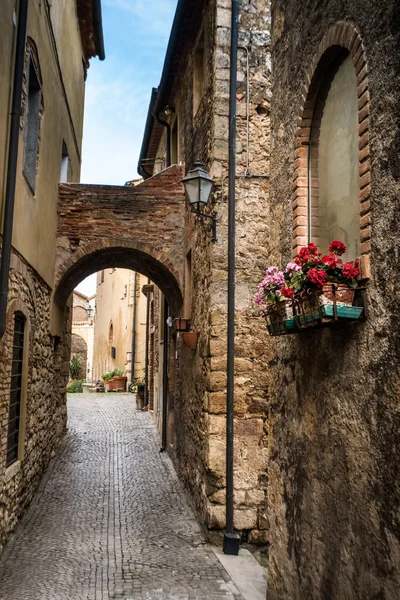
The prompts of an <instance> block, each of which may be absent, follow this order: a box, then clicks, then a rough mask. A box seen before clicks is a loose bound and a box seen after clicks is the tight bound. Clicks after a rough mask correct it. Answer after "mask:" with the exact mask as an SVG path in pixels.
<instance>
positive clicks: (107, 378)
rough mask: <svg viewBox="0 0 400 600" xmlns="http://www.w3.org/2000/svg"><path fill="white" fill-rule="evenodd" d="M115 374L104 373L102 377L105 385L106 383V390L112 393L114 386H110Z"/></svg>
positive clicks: (111, 372)
mask: <svg viewBox="0 0 400 600" xmlns="http://www.w3.org/2000/svg"><path fill="white" fill-rule="evenodd" d="M113 376H114V374H113V371H110V372H108V373H103V375H102V376H101V378H102V380H103V383H104V389H105V390H106V391H108V392H109V391H110V390H111V389H112V384H110V382H111V379H112V378H113Z"/></svg>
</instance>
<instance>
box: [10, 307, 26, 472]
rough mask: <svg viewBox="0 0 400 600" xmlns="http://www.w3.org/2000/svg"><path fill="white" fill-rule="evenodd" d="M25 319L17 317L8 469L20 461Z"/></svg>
mask: <svg viewBox="0 0 400 600" xmlns="http://www.w3.org/2000/svg"><path fill="white" fill-rule="evenodd" d="M24 333H25V318H24V317H23V316H22V315H15V322H14V338H13V346H12V366H11V387H10V409H9V413H8V431H7V458H6V467H9V466H10V465H11V464H12V463H14V462H15V461H17V460H18V448H19V433H20V419H21V397H22V368H23V357H24Z"/></svg>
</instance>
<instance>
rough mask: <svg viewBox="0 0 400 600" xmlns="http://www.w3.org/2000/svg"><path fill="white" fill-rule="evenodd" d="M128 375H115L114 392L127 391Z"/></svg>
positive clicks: (113, 381)
mask: <svg viewBox="0 0 400 600" xmlns="http://www.w3.org/2000/svg"><path fill="white" fill-rule="evenodd" d="M127 380H128V378H127V377H126V375H114V377H113V378H112V380H111V381H112V389H113V390H114V392H126V382H127Z"/></svg>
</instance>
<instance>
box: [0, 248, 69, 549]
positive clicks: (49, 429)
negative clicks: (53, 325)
mask: <svg viewBox="0 0 400 600" xmlns="http://www.w3.org/2000/svg"><path fill="white" fill-rule="evenodd" d="M50 296H51V292H50V290H49V288H48V287H47V285H46V284H45V283H44V282H43V280H42V279H41V278H40V277H39V276H38V275H37V274H36V273H35V272H34V271H33V270H32V269H31V268H30V267H28V266H27V264H26V263H25V262H24V261H23V259H22V258H21V257H20V256H18V255H17V254H13V255H12V258H11V272H10V289H9V303H8V307H9V308H8V315H7V331H6V333H5V335H4V337H3V338H2V340H1V342H0V418H1V423H2V435H1V441H0V490H1V492H0V550H1V549H2V548H3V546H4V544H5V542H6V540H7V538H8V535H9V534H10V532H11V531H12V530H13V529H14V528H15V526H16V524H17V522H18V520H19V518H20V517H21V515H22V514H23V511H24V510H25V508H26V507H27V506H28V505H29V503H30V501H31V500H32V498H33V495H34V493H35V491H36V488H37V486H38V484H39V481H40V478H41V476H42V474H43V471H44V470H45V469H46V467H47V465H48V463H49V461H50V458H51V457H52V455H53V453H54V451H55V449H56V448H57V446H58V444H59V442H60V441H61V439H62V437H63V435H64V432H65V428H66V404H65V385H66V381H67V379H68V364H69V348H66V347H65V344H64V343H61V341H60V340H57V339H56V338H54V337H53V336H51V335H50ZM16 311H18V312H20V313H22V314H23V315H24V316H25V318H26V326H25V332H26V341H25V343H26V344H28V353H27V361H28V365H27V373H26V390H27V391H26V402H24V408H23V410H22V418H21V428H22V430H23V429H24V430H25V431H24V434H21V435H22V437H23V440H24V441H23V443H22V448H20V453H19V460H18V461H16V462H14V463H13V464H12V465H10V466H9V467H8V468H6V467H5V465H6V450H7V429H8V412H9V399H10V375H11V353H12V343H13V335H14V314H15V312H16Z"/></svg>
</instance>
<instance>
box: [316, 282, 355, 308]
mask: <svg viewBox="0 0 400 600" xmlns="http://www.w3.org/2000/svg"><path fill="white" fill-rule="evenodd" d="M354 294H355V289H354V288H351V287H349V286H348V285H346V284H345V283H327V284H325V285H324V287H323V295H322V298H321V302H322V304H333V302H334V299H335V298H336V302H337V303H340V304H342V305H346V306H352V304H353V301H354Z"/></svg>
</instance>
